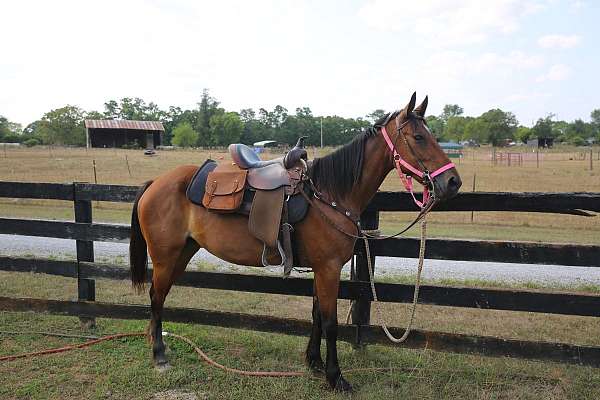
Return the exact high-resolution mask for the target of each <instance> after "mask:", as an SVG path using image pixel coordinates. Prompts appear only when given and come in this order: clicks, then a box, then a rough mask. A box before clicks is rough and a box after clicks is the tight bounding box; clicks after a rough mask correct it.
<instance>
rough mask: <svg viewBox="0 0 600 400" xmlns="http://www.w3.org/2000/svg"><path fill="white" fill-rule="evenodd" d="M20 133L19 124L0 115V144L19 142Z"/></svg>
mask: <svg viewBox="0 0 600 400" xmlns="http://www.w3.org/2000/svg"><path fill="white" fill-rule="evenodd" d="M22 132H23V130H22V129H21V125H20V124H17V123H16V122H10V121H9V120H8V119H7V118H5V117H3V116H2V115H0V142H3V141H4V142H20V141H21V140H20V139H21V133H22Z"/></svg>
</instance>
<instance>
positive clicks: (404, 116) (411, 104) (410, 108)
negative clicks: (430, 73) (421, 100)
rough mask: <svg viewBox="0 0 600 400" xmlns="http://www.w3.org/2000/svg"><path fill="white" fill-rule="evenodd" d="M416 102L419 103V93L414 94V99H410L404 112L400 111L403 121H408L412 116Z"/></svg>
mask: <svg viewBox="0 0 600 400" xmlns="http://www.w3.org/2000/svg"><path fill="white" fill-rule="evenodd" d="M416 102H417V92H414V93H413V95H412V97H411V98H410V101H409V102H408V104H407V105H406V107H404V109H403V110H402V111H400V115H399V118H400V119H402V120H404V119H407V118H408V116H409V115H410V113H412V112H413V110H414V108H415V104H416Z"/></svg>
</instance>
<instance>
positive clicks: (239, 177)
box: [202, 168, 248, 213]
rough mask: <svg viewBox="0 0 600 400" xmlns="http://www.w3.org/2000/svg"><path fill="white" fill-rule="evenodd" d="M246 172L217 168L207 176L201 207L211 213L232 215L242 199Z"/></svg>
mask: <svg viewBox="0 0 600 400" xmlns="http://www.w3.org/2000/svg"><path fill="white" fill-rule="evenodd" d="M247 175H248V170H243V169H235V170H232V169H228V170H219V168H217V169H215V170H214V171H212V172H210V173H209V174H208V178H207V179H206V187H205V191H204V197H203V198H202V205H203V206H204V207H205V208H206V209H207V210H211V211H216V212H220V213H232V212H235V211H237V209H238V208H240V206H241V205H242V200H243V199H244V188H245V186H246V176H247Z"/></svg>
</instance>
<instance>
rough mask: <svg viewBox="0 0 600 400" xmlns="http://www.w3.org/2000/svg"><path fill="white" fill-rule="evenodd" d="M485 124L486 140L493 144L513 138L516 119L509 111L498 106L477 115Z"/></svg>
mask: <svg viewBox="0 0 600 400" xmlns="http://www.w3.org/2000/svg"><path fill="white" fill-rule="evenodd" d="M479 118H481V119H482V120H483V121H484V122H485V124H486V125H487V131H486V133H487V142H488V143H491V144H492V145H494V146H497V145H499V144H503V143H504V142H505V141H506V140H507V139H513V138H514V134H515V131H516V130H517V125H518V121H517V118H516V117H515V115H514V114H513V113H511V112H506V111H502V110H500V109H499V108H495V109H493V110H489V111H486V112H485V113H483V114H481V116H480V117H479Z"/></svg>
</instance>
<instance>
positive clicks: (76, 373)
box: [0, 272, 600, 399]
mask: <svg viewBox="0 0 600 400" xmlns="http://www.w3.org/2000/svg"><path fill="white" fill-rule="evenodd" d="M454 283H456V282H454ZM463 284H469V282H463ZM96 285H97V299H98V300H99V301H105V302H119V303H135V304H139V303H146V304H147V299H146V295H135V294H134V293H133V291H132V289H131V288H130V285H129V283H128V282H121V281H116V282H115V281H109V280H98V281H97V283H96ZM0 293H2V294H3V295H6V296H11V297H42V298H53V299H72V298H73V297H74V295H75V293H76V281H75V280H74V279H69V278H61V277H52V276H44V275H35V276H34V275H32V274H28V273H7V272H0ZM167 306H171V307H201V308H205V309H218V310H225V311H233V312H236V311H237V312H246V313H253V314H264V315H275V316H293V317H295V318H308V317H309V315H310V307H311V300H310V299H309V298H304V297H294V296H288V297H285V296H281V295H265V294H255V293H236V292H223V291H217V290H207V289H193V288H185V287H174V288H173V290H172V292H171V294H170V295H169V297H168V299H167ZM347 309H348V302H347V301H340V307H339V318H340V320H343V319H344V318H345V314H346V311H347ZM407 311H408V307H406V306H405V305H391V304H387V305H384V306H379V307H378V312H377V314H378V315H380V316H374V322H378V321H380V319H379V318H380V317H382V318H384V319H385V320H386V321H387V322H388V323H390V324H392V325H399V326H402V325H404V324H405V322H406V321H405V318H406V316H407ZM145 325H146V321H117V320H109V319H99V320H98V327H97V328H96V329H95V330H93V331H91V332H90V331H88V330H83V329H81V328H80V327H79V323H78V320H77V319H76V318H69V317H54V316H45V315H40V314H33V313H8V312H3V313H0V327H2V328H0V330H11V331H19V332H21V334H19V335H7V334H0V341H1V343H0V356H1V355H6V354H15V353H21V352H28V351H34V350H41V349H46V348H50V347H59V346H62V345H65V344H68V343H76V342H79V341H80V340H78V339H67V338H54V337H45V336H40V335H37V334H34V333H28V332H39V331H43V332H63V333H64V332H67V333H71V334H84V335H89V334H94V335H103V334H109V333H115V332H136V331H142V330H143V329H144V328H145ZM416 326H417V327H419V328H423V329H436V330H443V331H447V332H466V333H473V334H486V335H495V336H501V337H506V338H522V339H530V340H547V341H562V342H571V343H578V344H588V345H600V323H598V322H597V320H596V319H594V318H587V317H572V316H558V315H543V314H533V313H524V312H505V311H483V310H477V309H460V308H454V307H432V306H420V307H419V312H418V318H417V322H416ZM163 329H164V330H166V331H171V332H175V333H179V334H183V335H185V336H187V337H189V338H191V339H192V340H194V341H195V342H196V343H197V344H199V345H200V346H201V347H202V348H203V349H204V350H205V351H207V352H208V353H209V354H210V355H211V356H212V357H213V358H215V359H216V360H217V361H218V362H221V363H223V364H226V365H228V366H233V367H237V368H241V369H249V370H257V369H258V370H294V371H296V370H300V371H302V370H304V366H303V362H302V360H303V354H302V352H303V351H304V348H305V346H306V343H307V340H308V338H307V337H291V336H285V335H275V334H264V333H255V332H247V331H241V330H230V329H222V328H216V327H204V326H193V325H186V324H174V323H169V322H167V323H165V326H164V328H163ZM307 335H308V333H307ZM167 342H168V344H169V346H170V349H171V350H170V354H169V357H170V360H171V363H172V366H173V368H172V369H170V370H169V371H168V372H166V373H162V374H161V373H158V372H156V371H154V370H153V369H152V365H151V355H150V348H149V346H148V344H147V343H146V342H145V341H144V340H143V339H141V338H130V339H122V340H118V341H116V342H107V343H103V344H101V345H98V346H96V347H93V348H90V349H86V350H77V351H74V352H70V353H66V354H61V355H51V356H44V357H41V358H37V359H32V360H19V361H13V362H10V363H3V364H0V377H2V378H1V379H2V381H0V382H1V383H0V398H2V399H5V398H7V399H47V398H50V399H63V398H68V399H130V398H132V399H148V398H152V396H153V395H155V394H157V393H159V394H160V393H164V392H165V391H168V390H175V391H180V394H181V393H195V394H196V395H197V396H198V398H209V399H246V398H253V399H284V398H285V399H287V398H298V399H321V398H324V399H336V398H340V399H341V398H348V397H347V396H344V395H337V394H334V393H331V392H330V391H329V390H328V389H327V386H326V384H325V383H324V382H323V381H322V380H320V379H314V378H312V377H308V376H307V377H305V378H262V379H261V378H242V377H238V376H234V375H230V374H227V373H223V372H221V371H219V370H216V369H214V368H211V367H209V366H206V365H205V364H203V363H201V362H200V361H198V360H197V359H196V357H195V356H194V355H193V354H192V353H191V351H190V349H189V348H188V347H187V346H186V345H184V344H182V343H178V342H176V341H173V339H167ZM339 354H340V363H341V365H342V368H343V369H345V370H348V369H359V368H388V367H389V368H391V370H390V371H363V372H360V373H349V374H348V376H347V378H348V379H350V380H351V382H352V383H353V384H354V385H355V389H356V392H355V394H354V395H353V396H352V398H358V399H363V398H364V399H367V398H369V399H389V398H401V397H406V398H409V399H411V398H418V399H462V398H466V397H469V398H473V399H540V398H544V399H546V398H547V399H565V398H569V399H590V398H594V397H593V394H594V393H600V370H597V369H593V368H587V367H578V366H571V365H562V364H555V363H540V362H532V361H524V360H515V359H507V358H487V357H478V356H467V355H457V354H447V353H438V352H433V351H428V350H406V349H401V348H397V349H393V348H389V347H384V346H368V347H367V348H366V349H364V350H361V351H356V350H353V349H352V348H351V347H350V346H349V345H348V344H345V343H340V345H339ZM291 393H293V395H291ZM155 398H169V397H167V396H164V397H161V396H158V397H155Z"/></svg>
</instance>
